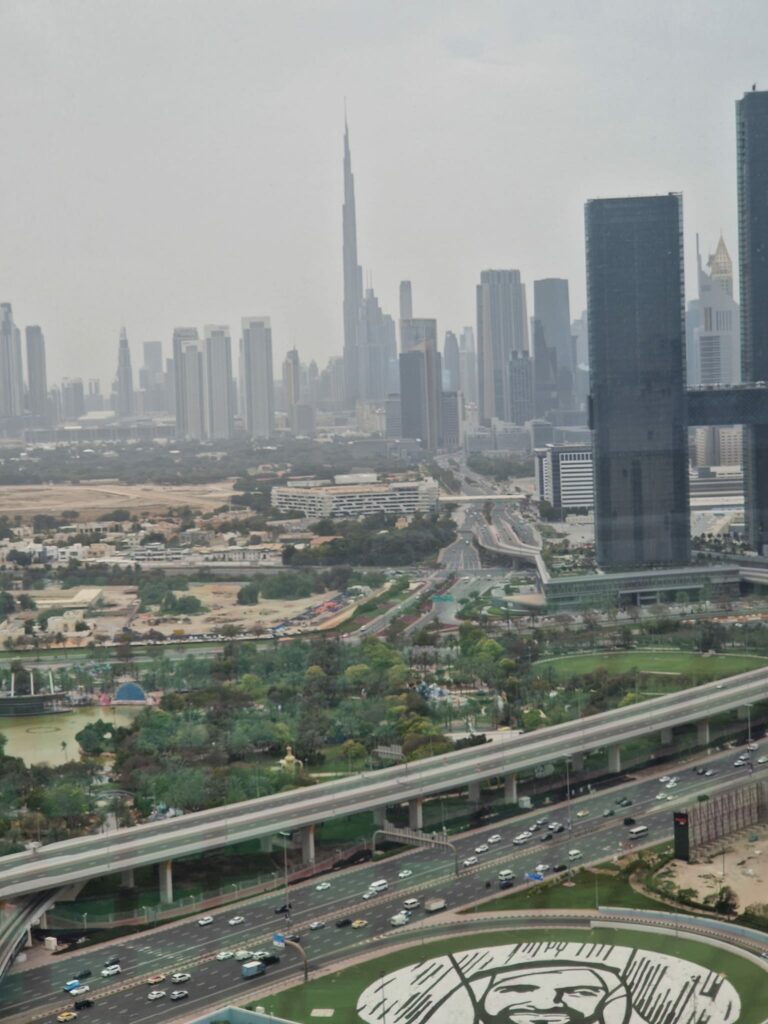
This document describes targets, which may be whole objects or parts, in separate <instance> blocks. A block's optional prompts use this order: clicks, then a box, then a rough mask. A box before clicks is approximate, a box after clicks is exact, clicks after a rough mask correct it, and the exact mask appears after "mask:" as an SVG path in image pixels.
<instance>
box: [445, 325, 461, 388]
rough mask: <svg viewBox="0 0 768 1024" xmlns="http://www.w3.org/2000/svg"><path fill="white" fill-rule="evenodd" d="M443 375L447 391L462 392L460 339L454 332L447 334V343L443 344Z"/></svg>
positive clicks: (447, 332)
mask: <svg viewBox="0 0 768 1024" xmlns="http://www.w3.org/2000/svg"><path fill="white" fill-rule="evenodd" d="M443 373H444V374H445V390H446V391H461V365H460V359H459V339H458V338H457V337H456V335H455V334H454V333H453V331H446V332H445V342H444V343H443Z"/></svg>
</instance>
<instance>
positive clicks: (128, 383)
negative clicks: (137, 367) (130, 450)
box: [115, 327, 135, 419]
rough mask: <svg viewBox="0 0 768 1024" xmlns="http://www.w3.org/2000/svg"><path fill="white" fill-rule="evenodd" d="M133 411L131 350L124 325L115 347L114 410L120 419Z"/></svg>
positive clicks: (130, 414) (131, 414)
mask: <svg viewBox="0 0 768 1024" xmlns="http://www.w3.org/2000/svg"><path fill="white" fill-rule="evenodd" d="M134 411H135V406H134V398H133V369H132V367H131V350H130V347H129V345H128V334H127V333H126V330H125V328H124V327H122V328H121V329H120V342H119V344H118V349H117V376H116V378H115V412H116V413H117V415H118V417H119V418H120V419H124V418H125V417H127V416H133V413H134Z"/></svg>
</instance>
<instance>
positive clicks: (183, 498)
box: [0, 480, 233, 521]
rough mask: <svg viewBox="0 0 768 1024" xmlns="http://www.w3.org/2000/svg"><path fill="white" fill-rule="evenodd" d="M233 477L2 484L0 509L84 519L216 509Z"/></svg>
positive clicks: (26, 514)
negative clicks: (124, 512)
mask: <svg viewBox="0 0 768 1024" xmlns="http://www.w3.org/2000/svg"><path fill="white" fill-rule="evenodd" d="M232 483H233V481H232V480H221V481H218V482H216V483H212V484H199V485H195V486H194V487H191V486H190V487H187V486H181V487H179V486H173V487H167V486H166V487H162V486H158V485H155V484H121V483H119V482H118V481H116V480H104V481H95V482H93V481H92V482H90V483H84V484H78V485H74V486H73V485H72V484H42V485H40V486H38V487H31V486H30V487H26V486H20V487H13V486H10V487H3V488H2V491H1V492H0V513H2V514H3V515H8V516H11V517H13V516H21V517H22V519H24V520H31V519H32V517H33V516H34V515H37V514H39V513H42V514H49V515H51V514H55V513H61V512H69V511H71V512H77V513H78V514H79V516H80V519H81V520H84V521H90V520H93V519H98V518H99V517H100V516H101V515H103V514H104V513H105V512H112V511H114V510H115V509H118V508H125V509H128V510H129V511H130V512H131V514H134V513H136V512H141V513H144V514H146V513H149V512H155V513H157V512H163V511H165V510H166V509H169V508H175V507H178V506H181V505H188V506H189V507H190V508H193V509H200V510H201V511H213V510H214V509H216V508H219V507H220V506H222V505H226V504H227V502H228V501H229V499H230V497H231V495H232Z"/></svg>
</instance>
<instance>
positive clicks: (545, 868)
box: [533, 864, 552, 875]
mask: <svg viewBox="0 0 768 1024" xmlns="http://www.w3.org/2000/svg"><path fill="white" fill-rule="evenodd" d="M551 867H552V865H551V864H537V865H536V867H535V868H534V869H533V870H534V871H536V872H537V873H538V874H540V875H543V874H544V872H545V871H549V870H550V868H551Z"/></svg>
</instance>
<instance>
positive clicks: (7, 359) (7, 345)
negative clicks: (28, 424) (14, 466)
mask: <svg viewBox="0 0 768 1024" xmlns="http://www.w3.org/2000/svg"><path fill="white" fill-rule="evenodd" d="M23 412H24V370H23V367H22V363H21V332H20V331H19V329H18V327H17V326H16V324H15V323H14V322H13V309H12V308H11V304H10V302H0V418H3V419H4V418H10V417H13V416H21V415H22V413H23Z"/></svg>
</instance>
